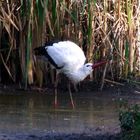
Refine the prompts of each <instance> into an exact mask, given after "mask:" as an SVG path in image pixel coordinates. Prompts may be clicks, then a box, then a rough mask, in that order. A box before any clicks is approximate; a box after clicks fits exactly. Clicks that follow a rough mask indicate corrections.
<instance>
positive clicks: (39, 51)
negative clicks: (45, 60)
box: [34, 47, 46, 56]
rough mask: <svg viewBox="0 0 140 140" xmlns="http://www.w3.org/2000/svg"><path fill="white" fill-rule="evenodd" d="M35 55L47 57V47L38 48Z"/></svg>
mask: <svg viewBox="0 0 140 140" xmlns="http://www.w3.org/2000/svg"><path fill="white" fill-rule="evenodd" d="M34 52H35V55H40V56H41V55H45V54H46V49H45V47H38V48H35V49H34Z"/></svg>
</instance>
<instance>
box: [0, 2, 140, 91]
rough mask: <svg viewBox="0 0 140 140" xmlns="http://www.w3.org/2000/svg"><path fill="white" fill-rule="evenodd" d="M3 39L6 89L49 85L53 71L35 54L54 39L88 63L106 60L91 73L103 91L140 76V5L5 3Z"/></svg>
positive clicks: (0, 50)
mask: <svg viewBox="0 0 140 140" xmlns="http://www.w3.org/2000/svg"><path fill="white" fill-rule="evenodd" d="M0 38H1V40H0V65H1V66H0V82H1V83H3V84H8V83H17V84H19V86H21V85H23V86H24V87H25V89H26V88H27V86H28V85H31V84H38V85H39V86H40V87H41V86H42V85H43V84H44V83H46V82H48V81H50V79H51V78H50V77H51V76H50V75H52V74H51V73H52V71H51V69H49V67H48V65H46V64H44V62H42V61H41V60H39V59H36V58H35V56H34V53H33V49H34V48H36V47H38V46H41V45H43V44H45V42H48V41H50V40H55V39H57V40H58V39H59V40H67V39H69V40H72V41H74V42H76V43H77V44H79V46H80V47H81V48H82V49H83V50H84V52H85V55H86V57H87V59H88V60H89V61H92V62H96V61H100V60H102V59H105V60H108V61H109V62H110V63H108V64H107V65H106V66H105V67H102V68H100V71H101V72H100V73H99V71H96V70H95V71H94V73H93V77H94V80H95V81H98V80H99V79H100V80H101V79H102V80H101V81H102V86H103V83H104V80H105V78H108V79H110V80H115V79H127V78H130V77H131V76H132V77H138V76H139V75H140V3H139V1H138V0H132V1H130V0H118V1H115V0H103V1H101V0H60V1H58V0H1V1H0ZM38 63H40V65H38ZM46 71H47V74H46ZM44 74H45V76H43V75H44Z"/></svg>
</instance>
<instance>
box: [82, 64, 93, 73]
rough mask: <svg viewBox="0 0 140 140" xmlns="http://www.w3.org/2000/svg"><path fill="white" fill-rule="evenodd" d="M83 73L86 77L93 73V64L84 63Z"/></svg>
mask: <svg viewBox="0 0 140 140" xmlns="http://www.w3.org/2000/svg"><path fill="white" fill-rule="evenodd" d="M84 71H85V73H86V74H87V75H89V74H90V73H91V72H92V71H93V64H92V63H86V64H85V65H84Z"/></svg>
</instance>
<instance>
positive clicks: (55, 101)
mask: <svg viewBox="0 0 140 140" xmlns="http://www.w3.org/2000/svg"><path fill="white" fill-rule="evenodd" d="M58 80H59V79H58V73H57V72H56V76H55V83H54V93H55V97H54V106H55V108H57V107H58V101H57V85H58Z"/></svg>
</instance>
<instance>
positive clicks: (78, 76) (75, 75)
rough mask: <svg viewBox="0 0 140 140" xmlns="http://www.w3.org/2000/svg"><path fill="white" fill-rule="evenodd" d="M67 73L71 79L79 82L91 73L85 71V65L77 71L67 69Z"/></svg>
mask: <svg viewBox="0 0 140 140" xmlns="http://www.w3.org/2000/svg"><path fill="white" fill-rule="evenodd" d="M65 74H66V75H67V77H68V78H69V79H70V80H71V81H73V82H74V83H78V82H80V81H82V80H84V79H85V78H86V77H87V76H88V75H89V74H90V73H89V72H87V71H85V69H84V66H82V67H80V68H78V69H77V70H75V71H72V72H71V71H69V72H68V71H67V73H65Z"/></svg>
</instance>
